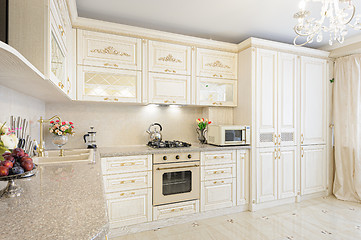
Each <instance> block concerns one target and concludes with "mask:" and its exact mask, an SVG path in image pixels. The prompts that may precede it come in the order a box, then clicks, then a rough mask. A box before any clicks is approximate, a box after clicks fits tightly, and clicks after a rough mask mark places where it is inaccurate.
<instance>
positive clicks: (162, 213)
mask: <svg viewBox="0 0 361 240" xmlns="http://www.w3.org/2000/svg"><path fill="white" fill-rule="evenodd" d="M198 212H199V200H194V201H186V202H180V203H174V204H166V205H161V206H156V207H153V220H154V221H156V220H160V219H165V218H172V217H178V216H183V215H187V214H193V213H198Z"/></svg>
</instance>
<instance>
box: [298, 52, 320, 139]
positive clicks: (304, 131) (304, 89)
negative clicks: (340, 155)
mask: <svg viewBox="0 0 361 240" xmlns="http://www.w3.org/2000/svg"><path fill="white" fill-rule="evenodd" d="M326 73H327V61H326V60H323V59H315V58H310V57H301V128H300V141H301V145H309V144H326V131H327V122H326V121H327V120H326V113H327V107H326V106H327V105H326V99H327V97H326V96H327V95H326V91H327V85H326V83H327V75H326Z"/></svg>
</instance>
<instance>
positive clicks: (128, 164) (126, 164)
mask: <svg viewBox="0 0 361 240" xmlns="http://www.w3.org/2000/svg"><path fill="white" fill-rule="evenodd" d="M133 165H135V163H134V162H131V163H121V164H120V166H122V167H124V166H133Z"/></svg>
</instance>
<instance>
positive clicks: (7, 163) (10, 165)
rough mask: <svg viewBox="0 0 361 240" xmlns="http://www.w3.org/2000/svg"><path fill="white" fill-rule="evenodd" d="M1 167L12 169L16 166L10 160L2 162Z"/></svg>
mask: <svg viewBox="0 0 361 240" xmlns="http://www.w3.org/2000/svg"><path fill="white" fill-rule="evenodd" d="M1 165H2V166H4V167H7V168H12V167H13V166H14V164H13V163H12V162H10V161H9V160H6V161H3V162H1Z"/></svg>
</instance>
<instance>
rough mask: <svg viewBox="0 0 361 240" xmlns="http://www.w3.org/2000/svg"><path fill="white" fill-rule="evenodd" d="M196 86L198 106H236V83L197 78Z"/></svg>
mask: <svg viewBox="0 0 361 240" xmlns="http://www.w3.org/2000/svg"><path fill="white" fill-rule="evenodd" d="M197 85H198V87H197V89H198V93H197V103H198V105H206V106H236V105H237V81H233V80H220V79H212V78H197Z"/></svg>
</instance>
